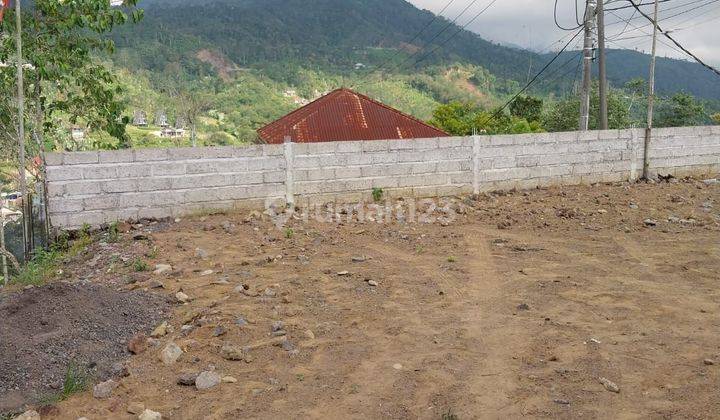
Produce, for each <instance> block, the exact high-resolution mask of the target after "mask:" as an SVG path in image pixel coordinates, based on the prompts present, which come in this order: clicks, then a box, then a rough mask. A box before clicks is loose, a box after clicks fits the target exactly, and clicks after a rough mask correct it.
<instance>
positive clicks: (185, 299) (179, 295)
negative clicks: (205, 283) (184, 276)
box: [175, 292, 190, 303]
mask: <svg viewBox="0 0 720 420" xmlns="http://www.w3.org/2000/svg"><path fill="white" fill-rule="evenodd" d="M175 299H177V301H178V302H180V303H186V302H188V301H189V300H190V296H188V295H186V294H185V293H183V292H177V293H175Z"/></svg>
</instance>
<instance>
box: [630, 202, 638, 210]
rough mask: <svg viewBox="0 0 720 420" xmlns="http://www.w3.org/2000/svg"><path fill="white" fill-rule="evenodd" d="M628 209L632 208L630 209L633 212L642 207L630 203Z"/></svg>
mask: <svg viewBox="0 0 720 420" xmlns="http://www.w3.org/2000/svg"><path fill="white" fill-rule="evenodd" d="M628 207H630V208H631V209H633V210H637V209H639V208H640V206H638V205H637V204H635V203H630V205H629V206H628Z"/></svg>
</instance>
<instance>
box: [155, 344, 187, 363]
mask: <svg viewBox="0 0 720 420" xmlns="http://www.w3.org/2000/svg"><path fill="white" fill-rule="evenodd" d="M182 354H183V351H182V349H181V348H180V347H179V346H178V345H177V344H175V343H173V342H170V343H167V345H165V348H163V349H162V352H160V360H162V362H163V363H164V364H166V365H171V364H173V363H175V362H176V361H177V359H179V358H180V356H182Z"/></svg>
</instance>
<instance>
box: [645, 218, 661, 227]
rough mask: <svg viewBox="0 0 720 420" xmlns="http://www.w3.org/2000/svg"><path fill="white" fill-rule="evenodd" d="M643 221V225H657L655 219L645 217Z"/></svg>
mask: <svg viewBox="0 0 720 420" xmlns="http://www.w3.org/2000/svg"><path fill="white" fill-rule="evenodd" d="M643 223H644V224H645V226H648V227H652V226H657V223H658V222H657V220H655V219H645V220H643Z"/></svg>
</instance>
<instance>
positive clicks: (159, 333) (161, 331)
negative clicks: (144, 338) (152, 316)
mask: <svg viewBox="0 0 720 420" xmlns="http://www.w3.org/2000/svg"><path fill="white" fill-rule="evenodd" d="M167 333H168V323H167V321H163V322H162V324H160V325H158V326H157V327H155V329H154V330H153V332H152V333H150V337H152V338H160V337H165V336H166V335H167Z"/></svg>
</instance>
